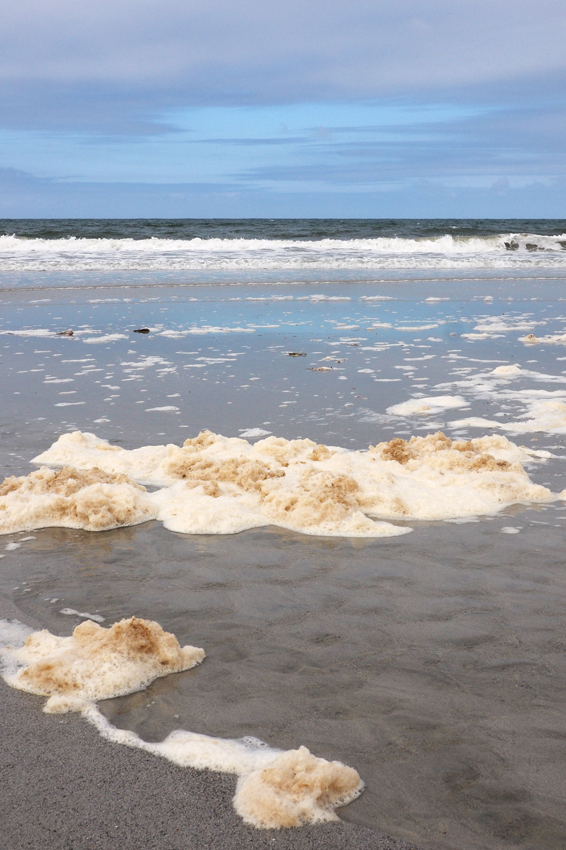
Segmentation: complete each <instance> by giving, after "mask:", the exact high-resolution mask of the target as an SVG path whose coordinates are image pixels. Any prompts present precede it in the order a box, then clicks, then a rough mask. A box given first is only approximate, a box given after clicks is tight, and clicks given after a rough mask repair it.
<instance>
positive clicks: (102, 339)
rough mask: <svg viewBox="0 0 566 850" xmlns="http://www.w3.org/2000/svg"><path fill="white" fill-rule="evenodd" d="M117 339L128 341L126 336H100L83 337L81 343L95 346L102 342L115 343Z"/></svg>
mask: <svg viewBox="0 0 566 850" xmlns="http://www.w3.org/2000/svg"><path fill="white" fill-rule="evenodd" d="M117 339H128V336H127V334H119V333H114V334H101V335H100V336H88V337H83V339H82V340H81V342H86V343H88V344H89V345H96V344H98V343H103V342H115V341H116V340H117Z"/></svg>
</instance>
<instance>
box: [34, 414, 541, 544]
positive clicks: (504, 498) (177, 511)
mask: <svg viewBox="0 0 566 850" xmlns="http://www.w3.org/2000/svg"><path fill="white" fill-rule="evenodd" d="M438 399H439V401H440V402H441V403H442V404H443V405H444V406H445V407H447V406H456V404H457V405H458V406H460V405H461V404H462V402H463V400H462V399H460V398H454V399H453V398H451V397H438ZM428 401H429V400H428V399H427V402H428ZM531 460H532V456H531V454H530V453H529V452H528V451H527V450H524V449H520V448H519V447H518V446H516V445H515V444H514V443H511V442H509V441H508V440H507V439H505V438H504V437H501V436H488V437H481V438H478V439H475V440H471V441H455V442H452V441H451V440H450V439H449V438H448V437H445V436H444V434H441V433H439V434H429V435H428V436H427V437H413V438H411V440H409V441H408V442H407V441H405V440H400V439H394V440H391V441H390V442H387V443H380V444H378V445H377V446H375V447H370V449H369V451H365V452H364V451H349V450H347V449H343V448H339V447H335V446H334V447H328V446H324V445H317V444H316V443H314V442H313V441H312V440H308V439H305V440H285V439H283V438H278V437H273V436H270V437H267V438H265V439H263V440H259V441H257V442H255V443H254V444H251V443H249V442H248V441H247V440H245V439H242V438H237V437H231V438H229V437H223V436H221V435H219V434H213V433H212V432H210V431H203V432H201V433H200V434H199V435H198V436H197V437H194V438H191V439H188V440H186V441H185V443H184V444H183V446H175V445H167V446H145V447H142V448H139V449H134V450H131V451H129V450H126V449H122V448H118V447H116V446H110V445H109V444H108V443H107V442H106V441H104V440H101V439H99V438H98V437H96V436H95V435H94V434H83V433H82V432H80V431H78V432H74V433H72V434H64V435H63V436H61V437H60V438H59V440H57V442H56V443H54V444H53V446H52V447H51V448H50V449H48V450H47V451H46V452H43V454H41V455H39V456H38V457H37V458H35V462H36V463H38V462H40V463H48V464H53V465H57V464H72V465H74V466H76V467H78V468H81V469H90V468H92V467H94V466H96V467H98V468H101V469H104V470H108V471H109V472H110V471H112V472H116V471H120V472H122V473H123V474H128V475H129V476H130V477H132V478H134V479H136V480H138V481H143V482H145V483H147V484H153V485H157V486H159V487H160V488H162V489H160V490H159V491H157V492H155V493H151V494H149V495H148V497H147V498H148V499H149V500H150V501H151V503H152V505H153V506H154V511H155V513H156V515H157V518H158V519H160V520H161V521H162V522H163V523H164V524H165V526H166V527H167V528H169V529H171V530H173V531H179V532H184V533H190V534H203V533H208V534H231V533H235V532H237V531H242V530H244V529H247V528H254V527H259V526H262V525H268V524H273V525H277V526H280V527H282V528H288V529H292V530H295V531H300V532H303V533H306V534H315V535H329V536H351V537H380V536H391V535H396V534H403V533H406V531H407V529H406V528H404V527H399V526H396V525H393V524H391V522H384V521H383V520H411V519H419V520H442V519H454V518H458V517H466V516H476V515H478V514H493V513H495V512H497V511H498V510H500V509H501V508H503V507H505V506H507V505H510V504H514V503H517V502H531V501H535V502H547V501H551V500H552V499H553V498H555V497H554V496H553V494H552V493H551V492H550V490H548V489H547V488H545V487H541V486H539V485H535V484H533V483H532V482H531V481H530V479H529V477H528V475H527V473H526V472H525V470H524V469H523V466H522V464H523V463H524V462H527V461H531Z"/></svg>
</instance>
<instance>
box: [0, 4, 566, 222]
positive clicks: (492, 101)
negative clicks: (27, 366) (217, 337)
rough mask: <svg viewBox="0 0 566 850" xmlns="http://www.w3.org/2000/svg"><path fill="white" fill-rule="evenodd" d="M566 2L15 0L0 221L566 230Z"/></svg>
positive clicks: (9, 21) (8, 30) (0, 105)
mask: <svg viewBox="0 0 566 850" xmlns="http://www.w3.org/2000/svg"><path fill="white" fill-rule="evenodd" d="M565 36H566V6H565V4H564V2H563V0H560V2H557V0H538V2H536V3H535V2H531V1H530V0H529V2H524V0H514V2H510V0H491V2H486V0H473V2H472V0H450V2H447V0H389V2H387V3H386V2H382V0H372V2H370V0H349V2H345V0H341V2H332V0H327V2H322V0H301V2H297V0H288V2H286V3H275V2H271V0H262V2H259V0H240V2H239V3H234V2H226V0H208V2H204V0H160V2H157V0H121V2H120V3H119V4H116V3H115V2H113V3H110V2H108V0H98V2H97V3H96V4H93V3H92V2H88V3H87V2H86V1H85V0H51V2H50V3H49V4H47V3H45V0H20V2H19V3H18V4H12V7H11V8H8V9H7V10H5V12H4V13H3V26H2V31H1V32H0V79H1V82H2V84H1V85H0V216H3V217H11V216H13V217H26V216H30V217H42V216H46V217H49V216H54V217H57V216H85V217H88V216H133V217H137V216H140V217H145V216H180V217H185V216H186V217H199V216H215V217H223V216H227V217H232V216H238V217H239V216H267V217H277V216H284V217H285V216H299V217H300V216H330V217H336V216H338V217H340V216H354V217H356V216H360V217H364V216H376V217H402V216H407V217H424V216H430V217H449V216H460V217H466V216H473V217H484V216H485V217H490V216H493V217H529V216H530V217H551V218H553V217H554V218H558V217H566V202H565V199H566V146H565V145H564V139H565V131H566V109H565V106H566V86H565V83H566V50H565V49H564V43H565Z"/></svg>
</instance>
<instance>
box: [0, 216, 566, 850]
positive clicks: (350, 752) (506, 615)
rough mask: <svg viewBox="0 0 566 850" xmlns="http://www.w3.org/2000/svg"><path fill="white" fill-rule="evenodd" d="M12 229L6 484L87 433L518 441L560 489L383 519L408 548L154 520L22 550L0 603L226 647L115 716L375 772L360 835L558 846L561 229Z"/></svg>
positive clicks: (39, 532) (0, 579)
mask: <svg viewBox="0 0 566 850" xmlns="http://www.w3.org/2000/svg"><path fill="white" fill-rule="evenodd" d="M1 230H2V232H3V233H4V234H5V235H4V236H2V237H0V257H1V263H2V270H3V271H2V273H1V277H0V283H1V286H2V291H1V292H0V299H1V305H0V306H1V321H0V331H1V332H2V333H1V334H0V352H1V354H2V371H1V380H0V387H1V389H0V391H1V393H2V400H3V403H2V407H1V412H0V427H1V428H2V434H3V440H2V445H1V447H0V452H1V459H2V468H3V471H4V475H6V476H9V475H15V476H24V475H28V474H29V473H30V472H31V471H32V470H34V469H37V465H33V464H31V460H32V458H34V457H36V456H37V455H39V454H40V453H44V452H45V451H46V450H48V449H49V447H50V446H51V445H52V444H54V443H55V442H56V441H57V440H58V439H59V438H60V437H61V435H64V434H68V433H71V432H73V431H81V432H82V433H91V434H95V435H96V437H97V438H98V439H99V441H107V442H108V444H109V445H111V446H115V447H120V448H122V449H125V450H127V451H130V450H134V449H140V448H141V447H144V446H146V447H147V446H167V445H168V444H170V445H173V446H177V447H179V448H180V447H181V446H182V445H183V442H184V441H185V440H186V439H187V438H189V439H192V438H194V437H196V436H197V435H198V433H199V432H200V431H202V430H204V429H209V430H210V431H211V432H213V433H214V434H216V435H222V437H224V438H235V437H237V438H241V439H242V440H245V441H246V442H247V443H248V444H249V445H250V446H251V449H250V451H257V450H256V449H255V446H256V445H257V444H258V443H259V442H261V441H262V440H269V439H270V438H273V437H275V438H284V439H285V440H288V441H294V440H298V439H302V440H312V441H313V442H314V443H315V444H316V445H323V446H327V447H331V448H332V447H335V448H336V449H337V450H339V452H338V454H340V453H342V454H341V455H340V457H342V456H344V457H349V456H350V455H348V454H346V455H344V451H345V450H347V452H350V453H353V455H352V456H355V453H356V452H357V453H361V454H360V458H362V459H363V458H364V457H365V456H366V455H365V454H364V452H366V450H367V449H368V446H370V445H372V446H375V445H376V444H379V443H387V442H390V441H391V440H392V439H395V438H401V439H403V440H409V439H410V437H411V436H412V435H415V436H417V437H418V436H421V437H423V436H426V435H428V434H433V433H436V432H438V431H441V432H443V433H445V434H446V435H447V437H448V438H449V439H450V440H452V441H456V442H466V441H469V440H474V439H477V438H484V437H486V436H487V437H490V438H491V437H492V436H493V435H496V436H497V435H499V437H500V438H505V439H506V440H508V441H510V443H513V444H514V445H515V446H517V447H518V448H517V452H518V453H519V454H517V456H516V458H515V460H514V461H513V462H517V460H518V462H520V464H521V466H522V468H523V469H524V474H525V475H526V476H528V479H529V480H530V482H532V485H534V486H539V487H541V488H545V489H546V491H547V492H548V493H549V494H550V496H549V498H548V499H546V500H543V501H535V500H532V499H529V498H527V497H526V496H524V495H523V496H521V497H520V498H519V501H518V502H513V501H511V503H509V500H507V501H505V500H503V502H502V503H501V504H499V505H498V504H491V503H490V505H489V506H488V507H484V508H483V509H482V511H478V513H477V514H474V513H473V512H471V511H467V512H466V511H465V510H463V509H461V510H460V511H458V510H455V511H454V514H455V515H453V516H452V517H448V518H445V519H444V520H442V521H438V520H436V521H431V520H428V521H427V520H424V519H422V518H420V517H419V515H418V512H415V511H413V514H412V515H409V516H408V517H407V518H403V517H396V518H394V519H393V520H392V518H391V516H389V517H388V518H387V521H389V522H391V521H393V523H394V525H395V527H396V528H397V529H399V531H403V532H405V533H403V534H402V535H397V536H393V537H387V538H375V539H371V538H370V539H368V538H360V537H348V536H320V535H313V534H312V533H302V532H300V531H298V530H290V529H289V528H282V527H277V526H276V525H273V524H272V525H268V526H266V527H262V528H252V529H250V530H247V531H243V532H242V533H239V534H203V533H197V534H195V533H186V532H185V533H179V532H175V531H173V532H172V531H170V530H167V529H166V528H165V526H164V525H163V524H162V523H161V522H160V521H156V520H152V521H150V522H146V523H143V524H140V525H137V526H132V527H124V528H116V529H114V530H110V531H103V532H92V531H91V532H89V531H83V530H80V529H74V530H73V529H64V528H44V529H34V530H31V531H30V530H27V531H22V532H20V533H14V534H7V535H5V536H3V537H2V538H0V541H1V543H0V545H1V549H0V554H1V555H2V556H3V557H2V560H1V561H0V592H2V593H4V594H5V595H8V596H10V597H11V598H13V599H14V600H15V601H16V602H17V604H18V606H19V607H20V610H22V611H23V612H24V613H26V612H28V613H29V614H30V615H33V616H34V617H35V618H36V619H38V620H39V621H40V622H42V623H44V624H45V626H46V627H47V628H49V630H50V631H51V632H52V633H54V634H57V635H68V634H70V633H71V631H72V630H73V628H74V627H75V626H76V625H77V624H78V623H80V622H81V620H82V619H84V618H88V617H96V618H99V620H101V621H103V622H104V624H105V625H109V624H111V623H113V622H115V621H118V620H120V619H122V618H124V617H129V616H132V615H137V616H140V617H147V618H150V619H152V620H156V621H158V622H159V623H160V624H161V625H162V626H163V627H164V628H166V629H167V630H168V631H171V632H173V633H174V634H175V635H176V636H177V638H178V639H179V641H180V642H181V643H182V644H185V643H190V644H193V645H195V646H199V647H200V646H202V647H204V648H205V650H206V653H207V659H206V661H205V662H204V664H203V665H202V666H200V667H199V668H198V669H195V670H192V671H189V672H187V673H183V674H180V675H177V676H173V677H166V678H161V679H158V680H157V681H156V682H154V684H153V685H151V686H150V687H149V688H148V689H147V690H145V691H141V692H139V693H136V694H132V695H130V696H124V697H120V698H117V699H114V700H109V701H107V702H101V703H100V704H99V708H100V710H101V711H102V712H103V714H104V715H105V716H106V717H107V719H108V720H109V721H110V722H111V724H112V725H113V727H118V728H123V729H128V730H131V731H133V732H135V733H137V734H138V735H139V736H141V738H143V740H145V741H147V742H148V743H152V742H159V741H162V740H164V738H165V737H166V736H167V735H168V734H170V733H171V732H173V731H174V730H176V729H186V730H191V731H192V732H194V733H200V734H206V735H212V736H222V737H225V738H227V739H239V738H244V737H245V736H249V735H252V736H255V737H257V738H260V739H262V740H263V741H265V742H267V743H268V744H269V745H270V746H272V747H275V748H280V749H292V748H295V747H298V746H299V745H306V746H308V747H309V749H310V750H311V751H312V752H313V753H316V755H318V756H322V757H325V758H327V759H339V760H340V761H342V762H344V763H345V764H348V765H352V766H353V767H355V768H356V769H357V770H358V772H359V773H360V775H361V776H362V778H363V779H364V780H365V782H366V790H365V792H364V794H363V795H362V796H361V797H360V798H359V799H358V800H357V801H356V802H354V803H352V804H351V805H350V806H349V807H347V808H345V809H344V810H343V811H342V813H341V814H342V817H344V818H346V819H349V820H353V821H356V822H359V823H363V824H365V825H368V826H373V827H374V828H376V829H378V830H381V831H385V832H388V833H389V834H392V835H396V836H398V837H405V838H409V839H411V840H413V841H415V842H418V843H421V844H423V845H424V846H427V845H428V846H431V847H446V848H480V847H486V846H489V847H510V846H513V847H517V846H518V847H524V848H527V847H529V848H534V847H536V848H541V850H542V848H548V847H550V846H556V847H558V846H560V842H561V841H562V840H563V835H564V830H565V824H564V815H563V810H564V797H565V786H564V780H563V775H564V766H565V755H566V753H565V751H564V728H563V703H564V697H565V692H566V687H565V685H564V672H565V671H564V666H565V662H564V641H563V637H562V632H563V610H564V596H565V588H566V581H565V576H564V567H563V558H562V551H563V535H564V519H565V516H564V502H563V501H562V500H561V499H560V498H559V495H560V493H561V492H562V490H563V489H564V488H565V487H566V474H565V473H566V470H565V469H564V458H565V457H566V452H565V450H564V435H565V433H566V345H565V342H564V339H561V337H563V335H564V333H565V331H566V311H565V309H564V299H566V290H565V289H564V285H563V280H564V270H563V266H564V261H565V259H566V252H565V251H564V244H566V237H565V236H564V233H565V232H566V223H564V222H517V221H512V222H438V221H436V222H426V221H423V222H407V221H404V222H354V221H344V222H335V221H334V222H321V221H312V222H304V221H303V222H281V221H275V222H267V221H251V222H219V221H212V222H205V221H198V222H166V221H159V222H147V221H143V222H141V221H140V222H117V221H112V222H100V221H94V222H89V221H84V222H63V221H55V222H21V221H18V222H3V223H2V227H1ZM145 329H147V330H148V331H149V333H135V332H134V331H140V330H145ZM69 330H72V331H73V334H72V335H68V334H64V335H59V334H61V332H66V331H69ZM409 445H410V444H409ZM513 451H515V450H513ZM404 468H405V467H403V469H404ZM436 471H437V473H438V474H440V473H441V472H442V470H440V471H439V470H436ZM470 474H472V473H470ZM411 480H412V479H411ZM458 480H459V481H460V482H461V489H460V491H459V494H458V498H457V499H456V498H455V499H454V501H455V502H457V501H458V500H460V502H462V503H463V504H464V505H465V504H466V501H467V494H468V493H471V491H470V489H469V484H470V482H469V479H467V478H466V477H465V476H464V477H462V478H461V479H458ZM163 483H164V482H162V484H163ZM157 486H158V484H155V486H154V487H152V486H150V487H149V491H150V495H151V492H153V491H154V490H155V488H156V487H157ZM403 486H405V485H403ZM497 486H499V485H498V484H497V483H495V484H494V483H493V481H492V482H491V489H490V487H489V485H488V486H487V487H486V489H485V493H486V496H489V498H492V497H493V496H494V489H493V488H495V489H497ZM404 492H405V491H404ZM435 492H436V491H435ZM405 495H406V492H405ZM431 498H432V497H431ZM468 501H469V499H468ZM415 513H416V515H415ZM377 519H378V520H379V517H377ZM189 530H190V529H189ZM308 530H309V529H307V531H308ZM409 530H410V531H409ZM80 612H83V613H82V614H81V613H80Z"/></svg>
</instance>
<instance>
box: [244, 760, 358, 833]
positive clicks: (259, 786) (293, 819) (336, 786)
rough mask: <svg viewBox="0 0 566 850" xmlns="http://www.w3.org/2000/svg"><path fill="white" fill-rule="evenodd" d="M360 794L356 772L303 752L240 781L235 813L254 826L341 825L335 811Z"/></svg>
mask: <svg viewBox="0 0 566 850" xmlns="http://www.w3.org/2000/svg"><path fill="white" fill-rule="evenodd" d="M362 789H363V783H362V781H361V779H360V777H359V774H358V772H357V771H356V770H354V769H353V768H351V767H346V765H344V764H341V762H338V761H332V762H329V761H326V760H325V759H320V758H316V757H315V756H313V755H311V753H310V752H309V751H308V750H307V748H306V747H300V748H299V749H298V750H289V751H288V752H286V753H281V755H279V756H277V757H276V758H275V759H274V761H273V762H272V763H271V764H270V765H269V766H268V767H264V768H262V769H259V770H255V771H252V773H250V774H248V775H247V776H244V777H243V778H241V779H240V780H239V782H238V788H237V791H236V795H235V797H234V808H235V809H236V811H237V812H238V814H239V815H240V816H241V817H242V818H243V819H244V821H246V822H247V823H251V824H253V825H254V826H258V827H263V828H272V829H273V828H280V827H291V826H302V825H303V824H308V823H320V822H323V821H330V820H338V816H337V814H336V811H335V810H336V808H338V807H339V806H344V805H346V804H347V803H350V802H351V801H352V800H354V799H355V798H356V797H357V796H358V795H359V794H360V793H361V791H362Z"/></svg>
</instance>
